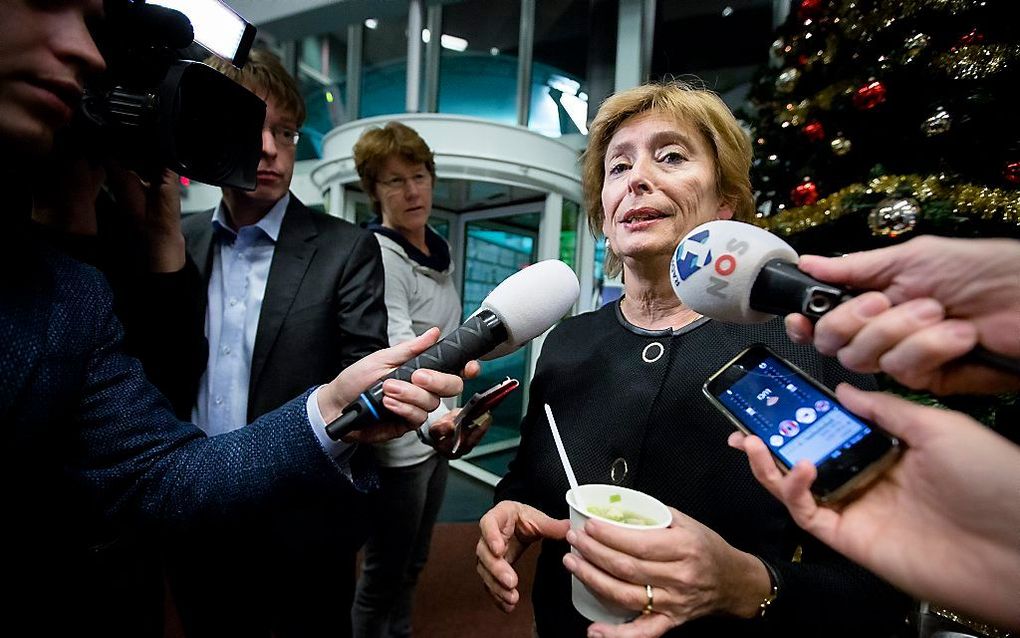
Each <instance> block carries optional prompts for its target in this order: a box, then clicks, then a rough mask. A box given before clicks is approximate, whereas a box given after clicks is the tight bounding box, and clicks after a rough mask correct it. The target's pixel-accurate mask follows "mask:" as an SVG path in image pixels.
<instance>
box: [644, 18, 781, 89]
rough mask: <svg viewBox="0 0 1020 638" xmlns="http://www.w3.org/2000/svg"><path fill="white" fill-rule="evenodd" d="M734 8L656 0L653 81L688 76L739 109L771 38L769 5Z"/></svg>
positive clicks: (766, 52)
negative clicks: (696, 78) (721, 44)
mask: <svg viewBox="0 0 1020 638" xmlns="http://www.w3.org/2000/svg"><path fill="white" fill-rule="evenodd" d="M734 4H735V5H737V6H734V7H728V6H727V7H723V6H722V5H720V4H714V3H702V2H666V1H660V2H659V3H658V7H657V9H656V14H655V17H656V20H655V38H654V40H653V42H654V46H653V48H652V69H651V77H652V79H653V80H660V79H663V78H666V79H669V78H671V77H681V79H683V78H682V76H683V75H685V74H691V75H694V76H696V77H698V78H700V79H702V80H704V82H705V85H706V86H707V87H708V88H710V89H712V90H713V91H715V92H717V93H719V94H720V95H721V96H722V98H723V99H724V100H725V101H726V103H727V104H728V105H729V106H730V108H737V107H739V106H740V105H741V104H742V103H743V102H744V100H745V97H746V95H747V93H748V89H749V88H750V86H749V82H750V81H751V77H752V76H753V74H754V72H755V70H756V69H757V67H758V66H760V65H763V64H765V63H767V62H768V52H769V45H770V44H771V42H772V40H773V39H774V36H773V35H772V5H771V3H761V4H757V5H753V6H743V7H741V6H739V5H738V4H737V3H734ZM724 9H728V11H724ZM720 43H725V44H724V45H723V46H720Z"/></svg>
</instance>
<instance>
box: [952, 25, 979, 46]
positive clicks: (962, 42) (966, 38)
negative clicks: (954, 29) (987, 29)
mask: <svg viewBox="0 0 1020 638" xmlns="http://www.w3.org/2000/svg"><path fill="white" fill-rule="evenodd" d="M984 41H985V34H984V33H981V32H980V31H978V30H977V29H976V28H974V29H971V30H970V32H968V33H966V34H964V35H962V36H960V39H959V40H957V41H956V46H958V47H965V46H968V45H971V44H981V43H982V42H984ZM954 48H955V47H954Z"/></svg>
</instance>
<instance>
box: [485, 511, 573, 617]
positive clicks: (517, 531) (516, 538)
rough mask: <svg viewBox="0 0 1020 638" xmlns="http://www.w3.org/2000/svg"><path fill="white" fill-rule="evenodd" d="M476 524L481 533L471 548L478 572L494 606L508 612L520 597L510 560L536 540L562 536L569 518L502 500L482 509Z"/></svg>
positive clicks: (567, 525) (568, 525) (515, 560)
mask: <svg viewBox="0 0 1020 638" xmlns="http://www.w3.org/2000/svg"><path fill="white" fill-rule="evenodd" d="M478 527H479V528H480V529H481V534H482V537H481V538H480V539H478V546H477V547H476V548H475V555H476V557H477V562H478V568H477V569H478V575H479V576H481V577H482V582H483V583H485V588H486V589H487V590H489V595H490V596H492V599H493V601H494V602H495V603H496V606H497V607H499V608H500V609H502V610H503V611H504V612H506V613H510V612H511V611H513V610H514V608H516V607H517V603H518V602H519V601H520V599H521V594H520V592H519V591H518V590H517V586H518V584H519V582H518V577H517V572H516V571H514V568H513V565H514V563H516V562H517V559H518V558H520V556H521V554H523V553H524V551H525V550H526V549H527V548H528V546H529V545H531V544H532V543H534V542H535V541H537V540H541V539H543V538H553V539H563V538H565V537H566V535H567V530H569V529H570V521H568V520H556V519H553V518H550V517H549V516H546V515H545V514H544V513H542V512H541V511H540V510H537V509H535V508H534V507H531V506H530V505H525V504H523V503H518V502H516V501H502V502H500V503H498V504H497V505H496V506H495V507H493V508H492V509H491V510H489V511H488V512H486V513H485V516H483V517H482V520H481V521H479V523H478Z"/></svg>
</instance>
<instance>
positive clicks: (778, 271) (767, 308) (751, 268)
mask: <svg viewBox="0 0 1020 638" xmlns="http://www.w3.org/2000/svg"><path fill="white" fill-rule="evenodd" d="M798 260H799V256H798V255H797V252H796V251H795V250H794V249H793V248H792V247H791V246H790V245H789V244H787V243H786V242H785V241H783V240H782V239H780V238H779V237H776V236H775V235H773V234H772V233H770V232H768V231H767V230H764V229H762V228H758V227H757V226H752V225H751V224H745V223H742V222H735V221H729V220H716V221H711V222H708V223H705V224H701V225H700V226H697V227H696V228H694V229H693V230H691V232H689V233H687V235H685V236H684V238H683V239H681V240H680V244H679V245H677V247H676V251H674V252H673V259H672V261H671V262H670V264H669V279H670V283H671V284H672V285H673V292H675V293H676V296H677V297H679V298H680V299H681V301H683V302H684V304H686V305H687V306H688V307H689V308H691V309H692V310H694V311H696V312H699V313H701V314H703V315H705V316H706V317H711V318H713V319H719V320H721V321H729V322H731V323H758V322H761V321H766V320H768V319H771V318H772V317H773V316H774V315H787V314H790V313H793V312H799V313H801V314H802V315H805V316H807V317H808V318H810V319H812V320H817V319H820V318H821V317H822V316H823V315H824V314H825V313H827V312H829V311H830V310H832V309H833V308H835V307H836V306H838V305H839V304H841V303H843V302H844V301H846V300H848V299H850V298H852V297H853V294H851V293H850V292H848V291H847V290H845V289H843V288H841V287H839V286H834V285H832V284H827V283H823V282H821V281H818V280H817V279H815V278H813V277H811V276H810V275H808V274H807V273H805V272H803V271H801V270H800V269H799V268H797V261H798ZM967 358H968V359H970V360H972V361H974V362H976V363H982V364H984V365H989V366H993V367H996V368H999V369H1001V370H1005V371H1007V372H1012V373H1013V374H1020V360H1017V359H1012V358H1010V357H1004V356H1001V355H997V354H993V353H991V352H988V351H987V350H985V349H984V348H982V347H980V346H979V347H977V348H975V349H974V350H972V351H971V352H970V353H969V354H968V355H967Z"/></svg>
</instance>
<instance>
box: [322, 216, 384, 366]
mask: <svg viewBox="0 0 1020 638" xmlns="http://www.w3.org/2000/svg"><path fill="white" fill-rule="evenodd" d="M384 282H385V274H384V272H383V262H382V255H381V254H380V251H379V242H377V241H376V240H375V237H373V236H372V233H369V232H365V231H361V230H359V231H358V238H357V239H356V240H355V242H354V246H353V247H352V248H351V255H350V257H349V258H348V259H347V262H346V263H345V264H344V270H343V273H342V274H341V276H340V282H339V284H338V286H337V289H336V296H335V307H336V325H337V330H339V334H340V342H341V351H340V365H341V368H346V367H347V366H349V365H351V364H352V363H354V362H355V361H357V360H358V359H361V358H362V357H365V356H367V355H369V354H371V353H373V352H375V351H377V350H381V349H383V348H386V347H388V346H389V341H388V340H387V338H386V326H387V318H386V298H385V295H384Z"/></svg>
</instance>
